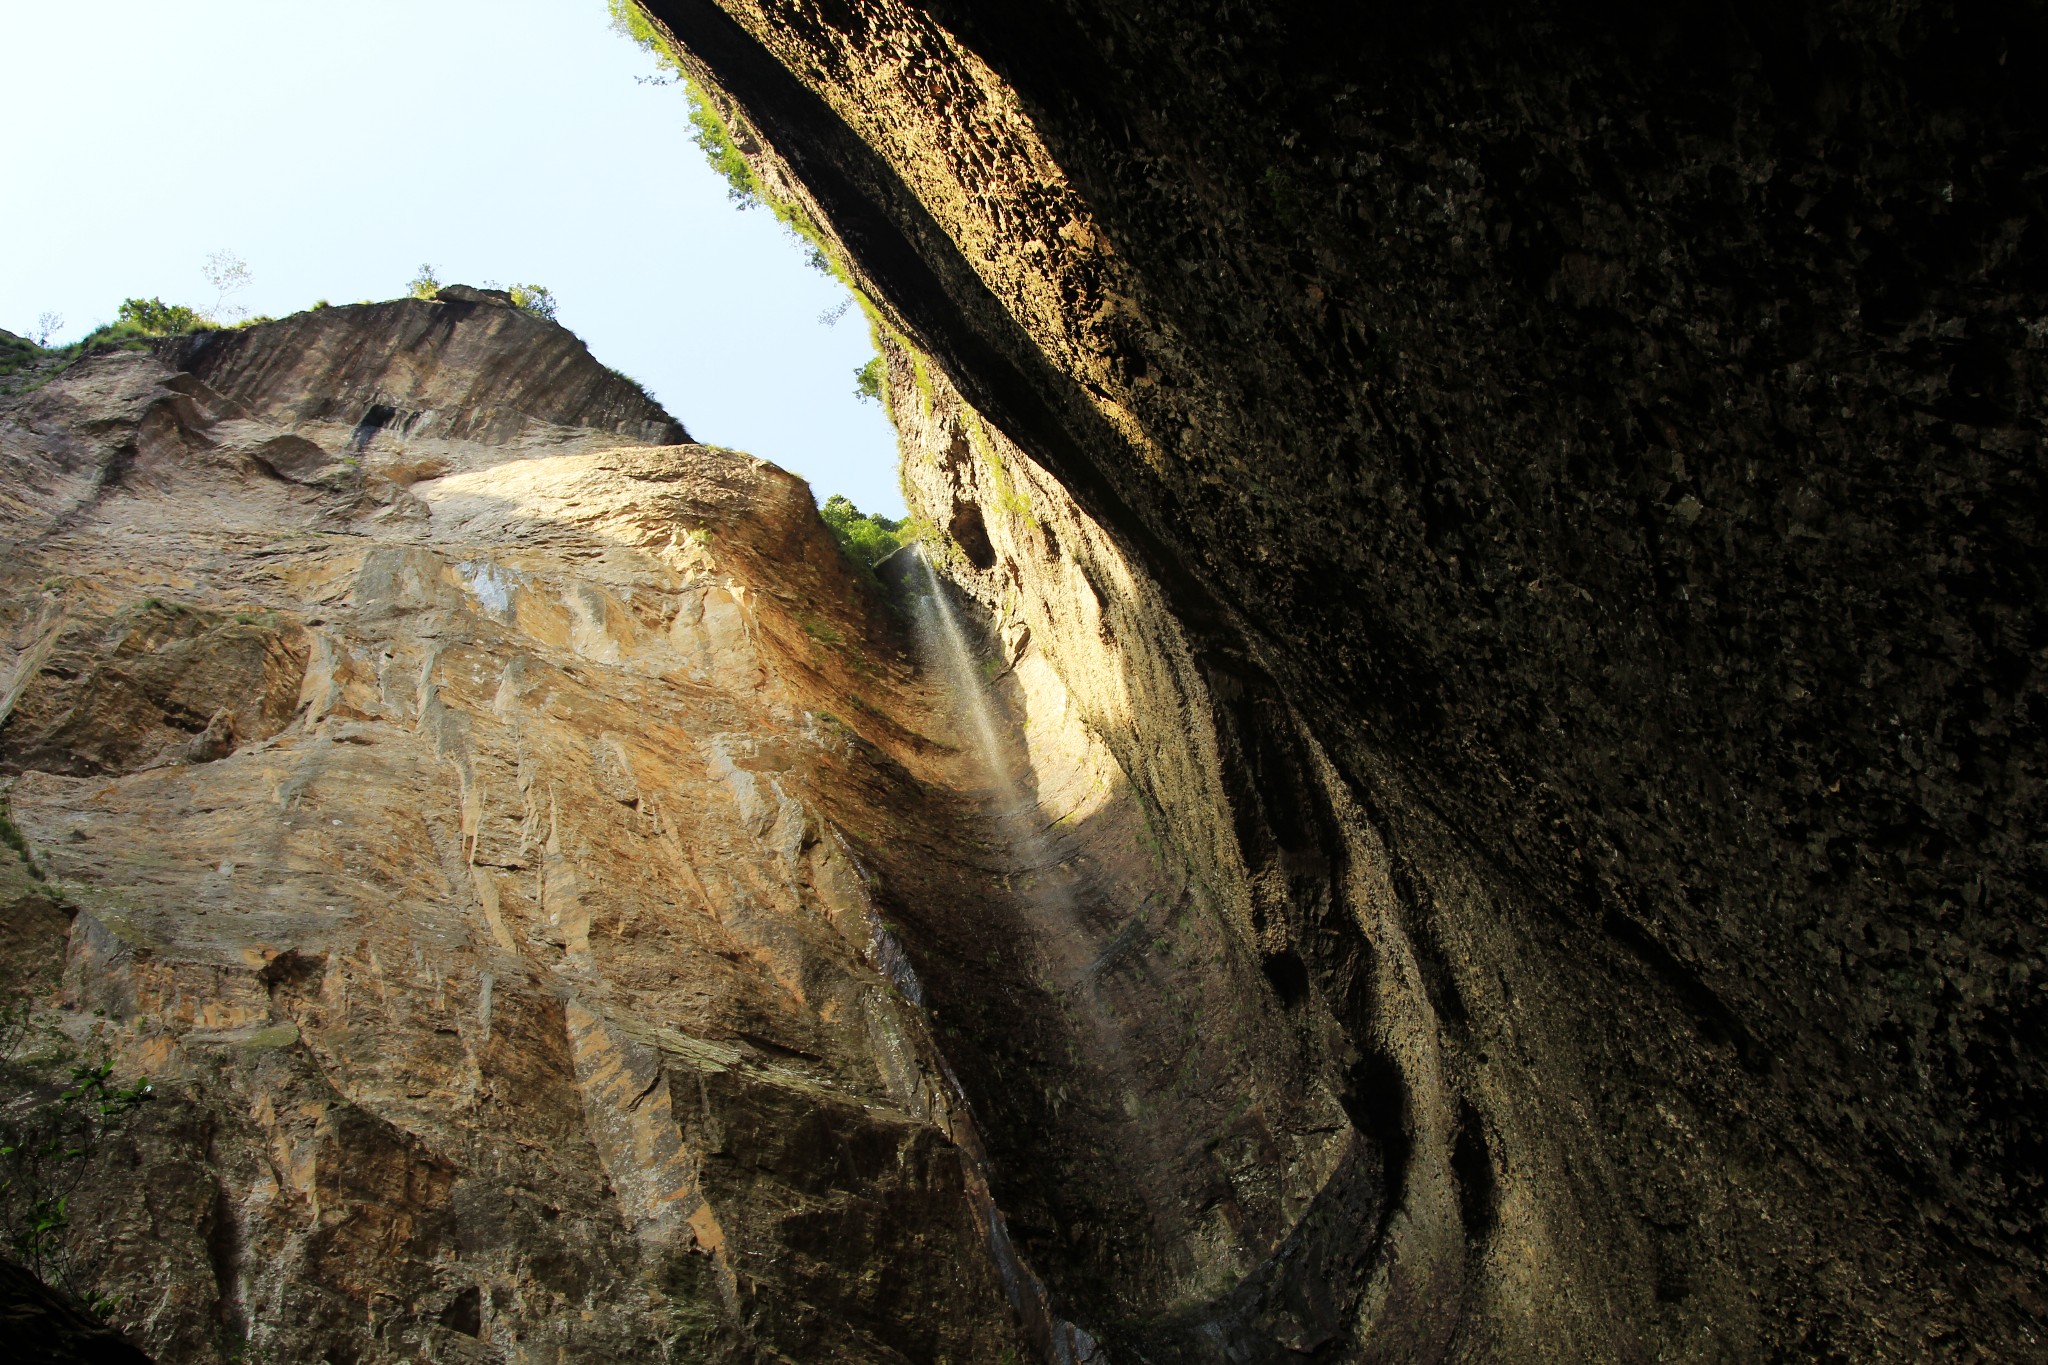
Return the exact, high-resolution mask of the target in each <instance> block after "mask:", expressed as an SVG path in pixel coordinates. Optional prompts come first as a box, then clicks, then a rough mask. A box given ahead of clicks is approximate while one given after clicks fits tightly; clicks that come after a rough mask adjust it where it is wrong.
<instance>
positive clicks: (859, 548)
mask: <svg viewBox="0 0 2048 1365" xmlns="http://www.w3.org/2000/svg"><path fill="white" fill-rule="evenodd" d="M818 516H819V517H820V518H821V519H823V521H824V523H825V527H826V529H827V530H829V531H831V532H832V539H834V540H836V541H838V542H839V548H840V549H842V550H844V551H846V553H847V556H848V557H849V558H850V559H852V560H853V561H854V562H855V563H857V564H859V565H861V566H862V567H863V568H868V569H872V568H874V567H875V565H877V564H879V563H881V562H882V561H883V560H884V559H886V558H888V557H889V556H890V555H892V554H894V553H895V552H896V551H897V550H898V549H900V548H901V547H902V545H903V541H904V535H903V527H904V523H903V522H901V521H891V520H890V519H889V518H888V517H879V516H872V515H867V514H864V513H862V511H861V510H860V509H859V508H858V507H855V506H854V505H853V502H852V500H851V499H850V498H848V497H847V496H846V495H845V494H844V493H834V494H833V495H832V496H831V497H829V498H827V499H825V505H824V506H823V507H820V508H819V509H818Z"/></svg>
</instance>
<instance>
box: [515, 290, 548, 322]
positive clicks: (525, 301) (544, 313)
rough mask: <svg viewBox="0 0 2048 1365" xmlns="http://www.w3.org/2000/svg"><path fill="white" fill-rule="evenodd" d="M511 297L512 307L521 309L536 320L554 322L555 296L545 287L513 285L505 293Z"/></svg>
mask: <svg viewBox="0 0 2048 1365" xmlns="http://www.w3.org/2000/svg"><path fill="white" fill-rule="evenodd" d="M507 292H509V293H510V294H511V295H512V306H513V307H515V308H521V309H524V310H525V311H527V312H529V313H531V314H533V315H534V316H535V317H537V318H546V319H547V320H548V321H549V322H553V321H554V320H555V296H554V294H553V292H552V291H550V290H549V289H547V288H546V287H545V286H542V285H538V284H515V285H513V286H512V288H511V289H510V290H509V291H507Z"/></svg>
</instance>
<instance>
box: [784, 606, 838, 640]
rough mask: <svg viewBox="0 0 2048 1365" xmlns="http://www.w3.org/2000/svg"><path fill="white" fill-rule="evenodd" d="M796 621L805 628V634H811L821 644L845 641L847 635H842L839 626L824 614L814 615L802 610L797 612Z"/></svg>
mask: <svg viewBox="0 0 2048 1365" xmlns="http://www.w3.org/2000/svg"><path fill="white" fill-rule="evenodd" d="M796 623H797V624H798V625H800V626H802V627H803V628H804V634H806V635H808V636H810V637H811V638H812V639H813V640H816V641H817V642H818V643H819V644H821V645H837V644H843V643H845V640H846V637H845V636H843V635H841V634H840V633H839V630H838V628H837V627H835V626H834V625H833V624H832V623H831V622H830V621H827V620H826V619H825V618H824V617H822V616H813V615H812V614H811V613H810V612H807V611H800V612H798V613H797V614H796Z"/></svg>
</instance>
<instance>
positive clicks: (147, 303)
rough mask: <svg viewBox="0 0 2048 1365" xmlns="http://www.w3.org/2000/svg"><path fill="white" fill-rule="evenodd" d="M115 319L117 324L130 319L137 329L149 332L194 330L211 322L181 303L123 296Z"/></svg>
mask: <svg viewBox="0 0 2048 1365" xmlns="http://www.w3.org/2000/svg"><path fill="white" fill-rule="evenodd" d="M114 320H115V325H116V326H119V325H120V324H121V323H124V322H125V323H129V324H131V325H132V326H134V328H135V329H136V330H137V331H139V332H144V333H147V334H149V335H151V336H173V335H176V334H178V333H180V332H196V331H198V330H199V329H200V328H202V327H210V326H212V325H213V324H212V323H210V322H209V321H208V320H207V319H206V318H204V317H202V316H200V314H199V312H198V311H197V310H196V309H192V308H187V307H186V306H185V305H184V304H181V303H165V302H164V301H163V300H162V299H123V300H122V301H121V307H120V310H119V311H118V312H116V313H115V314H114Z"/></svg>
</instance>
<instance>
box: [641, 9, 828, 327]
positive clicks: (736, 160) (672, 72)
mask: <svg viewBox="0 0 2048 1365" xmlns="http://www.w3.org/2000/svg"><path fill="white" fill-rule="evenodd" d="M607 4H608V7H609V10H610V13H611V25H612V31H613V32H615V33H617V34H619V35H620V36H622V37H624V38H627V39H629V40H631V41H632V43H633V44H634V45H635V46H637V47H639V48H641V49H642V50H643V51H645V52H647V53H649V54H650V55H652V56H653V58H654V61H655V65H656V66H657V67H658V68H659V71H660V74H659V75H657V76H655V77H653V78H652V79H653V80H654V81H655V82H656V83H657V84H661V85H669V84H675V83H680V84H681V85H682V87H683V95H684V98H686V99H687V100H688V101H689V106H690V127H691V130H692V131H691V133H690V141H692V142H694V143H696V144H697V150H698V151H700V152H702V153H704V159H705V160H706V161H708V162H709V163H711V169H713V170H714V171H717V172H718V173H719V175H721V176H723V177H724V178H725V186H726V191H725V192H726V197H727V198H729V199H731V200H732V201H733V202H734V203H735V204H737V205H739V206H740V207H741V208H743V209H750V208H753V207H755V206H756V205H760V206H762V207H765V208H766V209H767V210H768V211H769V212H770V213H772V214H774V215H775V219H776V221H777V222H779V223H781V224H782V225H783V227H785V228H787V229H788V230H789V233H790V235H791V236H793V237H794V238H796V240H797V242H798V244H799V245H801V246H802V247H803V248H804V252H805V255H806V258H807V259H808V261H809V263H810V266H811V268H812V269H814V270H817V271H819V272H821V273H823V274H826V275H830V276H832V277H833V278H834V279H836V280H838V281H839V282H840V283H842V284H844V285H846V286H847V288H848V289H852V288H853V282H852V280H851V279H850V278H849V277H848V276H847V274H846V272H845V271H844V270H843V269H841V268H840V267H839V266H838V265H837V264H836V263H835V262H834V261H833V258H832V253H831V251H830V250H829V249H828V244H827V239H826V237H825V233H824V231H823V229H821V228H820V227H819V226H818V225H817V223H815V222H813V221H812V219H811V216H810V215H809V214H808V213H806V212H804V210H803V207H802V206H801V205H800V204H797V203H795V202H793V201H791V200H787V199H783V198H780V197H779V196H777V195H774V194H771V193H769V192H768V187H767V186H766V185H764V184H762V183H761V177H760V176H759V175H758V174H757V173H756V172H755V170H754V166H753V163H752V162H750V161H748V160H747V155H746V153H745V152H744V151H742V150H741V148H740V141H739V139H738V138H736V137H735V136H734V135H733V128H732V126H731V124H730V123H728V122H727V119H726V116H725V115H724V114H722V113H720V112H719V109H718V106H717V105H716V104H714V103H713V102H712V100H711V99H710V98H709V97H708V96H707V95H706V94H705V92H704V91H703V90H701V89H699V88H698V87H697V85H696V83H695V82H693V81H692V80H691V79H690V75H689V72H688V70H686V69H685V68H684V66H683V61H682V58H681V57H680V56H679V55H678V54H677V53H676V50H675V49H674V48H673V47H671V46H670V45H669V40H668V35H666V34H665V33H663V32H662V31H661V29H659V28H657V27H656V26H655V25H654V22H653V21H652V20H650V19H649V18H648V17H647V15H646V13H645V12H643V11H642V10H641V9H640V7H639V6H638V5H636V4H634V3H633V0H607ZM751 140H752V139H751V138H749V141H751Z"/></svg>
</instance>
